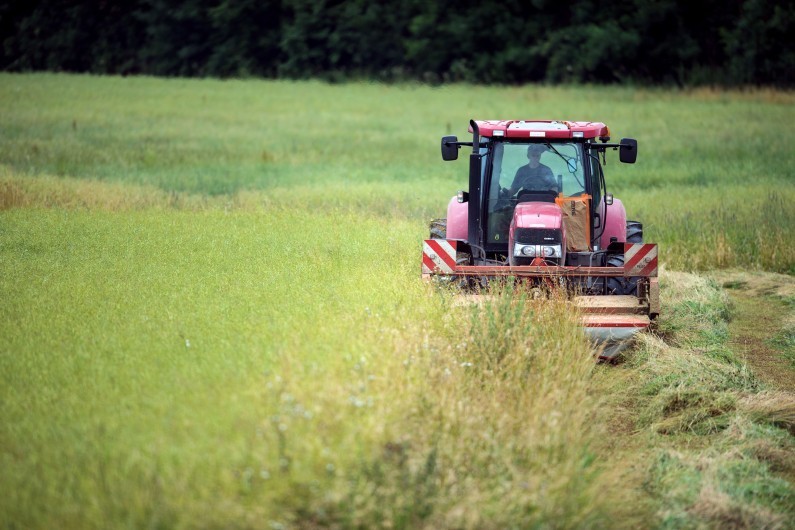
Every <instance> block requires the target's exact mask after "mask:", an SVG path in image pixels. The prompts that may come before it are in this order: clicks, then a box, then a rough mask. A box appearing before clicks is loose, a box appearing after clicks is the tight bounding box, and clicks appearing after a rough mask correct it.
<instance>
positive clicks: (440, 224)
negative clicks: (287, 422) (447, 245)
mask: <svg viewBox="0 0 795 530" xmlns="http://www.w3.org/2000/svg"><path fill="white" fill-rule="evenodd" d="M430 228H431V237H430V238H431V239H447V219H431V226H430Z"/></svg>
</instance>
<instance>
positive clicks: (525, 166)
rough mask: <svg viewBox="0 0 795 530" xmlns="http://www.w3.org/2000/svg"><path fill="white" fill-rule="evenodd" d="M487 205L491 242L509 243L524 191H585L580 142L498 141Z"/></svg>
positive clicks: (579, 192) (495, 147) (493, 159)
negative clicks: (509, 232)
mask: <svg viewBox="0 0 795 530" xmlns="http://www.w3.org/2000/svg"><path fill="white" fill-rule="evenodd" d="M492 156H493V158H492V172H491V180H490V182H489V189H488V199H487V204H486V212H487V227H488V229H487V231H488V233H487V234H486V241H487V242H489V243H507V241H508V229H509V227H510V224H511V218H512V217H513V210H514V208H515V207H516V204H517V203H518V200H519V195H520V194H521V193H522V192H524V191H530V192H541V193H543V192H552V193H554V194H555V195H557V194H559V193H562V194H563V195H564V196H565V197H572V196H575V195H580V194H582V193H585V175H584V170H583V151H582V144H581V143H552V142H549V143H513V142H511V143H508V142H496V143H495V144H494V148H493V155H492Z"/></svg>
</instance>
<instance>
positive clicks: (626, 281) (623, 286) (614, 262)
mask: <svg viewBox="0 0 795 530" xmlns="http://www.w3.org/2000/svg"><path fill="white" fill-rule="evenodd" d="M607 266H608V267H620V268H622V269H623V268H624V255H623V254H614V255H612V256H610V257H609V258H607ZM606 283H607V284H606V285H605V288H606V289H607V292H606V293H605V294H618V295H622V294H631V295H633V296H637V294H638V279H637V278H634V277H633V278H624V277H623V276H618V277H614V278H608V279H607V282H606Z"/></svg>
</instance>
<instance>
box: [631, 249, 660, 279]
mask: <svg viewBox="0 0 795 530" xmlns="http://www.w3.org/2000/svg"><path fill="white" fill-rule="evenodd" d="M624 276H657V245H656V244H654V243H626V244H625V245H624Z"/></svg>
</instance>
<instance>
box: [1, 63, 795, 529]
mask: <svg viewBox="0 0 795 530" xmlns="http://www.w3.org/2000/svg"><path fill="white" fill-rule="evenodd" d="M793 100H795V96H793V95H792V94H791V93H780V92H766V91H758V92H749V93H742V92H732V93H721V92H712V91H696V92H665V91H655V90H643V91H640V90H632V89H616V88H610V89H608V88H593V87H590V88H589V87H584V88H574V87H570V88H567V87H563V88H552V87H522V88H485V87H470V86H452V87H446V88H441V89H432V88H428V87H422V86H414V85H401V86H381V85H368V84H350V85H338V86H330V85H324V84H320V83H314V82H304V83H293V82H262V81H215V80H202V81H200V80H163V79H152V78H102V77H88V76H65V75H46V74H40V75H5V74H0V118H2V119H0V420H2V421H0V465H1V466H2V469H3V473H0V491H3V492H6V493H5V494H4V495H3V496H0V525H2V526H8V527H11V526H15V527H23V528H49V527H66V528H70V527H72V528H93V527H97V528H106V527H108V526H111V527H125V526H129V527H135V528H139V527H144V526H146V527H150V526H151V527H164V528H174V527H198V526H211V527H212V526H223V527H230V526H231V527H241V528H279V527H285V528H292V527H307V528H308V527H313V528H314V527H318V526H329V527H373V526H393V527H401V528H417V527H428V528H437V527H456V528H458V527H461V528H467V527H468V528H484V527H485V528H489V527H495V528H505V527H527V526H550V525H551V526H560V527H572V528H592V527H599V526H607V525H611V526H615V525H616V524H618V525H619V526H621V525H622V524H623V525H624V526H626V527H637V526H639V525H640V526H658V525H659V526H663V527H664V526H669V527H676V526H681V525H691V526H698V525H701V524H704V525H717V524H718V523H719V522H720V521H722V520H723V519H721V518H722V517H724V516H727V515H726V514H727V513H728V514H735V515H736V514H739V515H737V517H735V518H734V519H731V521H740V522H741V523H744V524H751V523H758V524H767V525H768V526H772V527H775V526H776V525H783V526H785V525H786V524H789V523H791V521H793V514H792V512H791V509H790V507H791V506H792V502H791V501H792V499H793V496H792V495H793V494H792V487H791V485H790V484H789V483H788V482H786V481H781V480H779V477H778V476H777V475H776V474H775V473H776V472H777V471H776V469H774V468H775V466H778V469H779V470H784V472H785V473H787V472H791V466H792V463H791V462H790V461H788V460H787V459H786V458H783V457H780V456H781V454H786V453H787V451H791V448H792V440H791V436H790V435H789V434H788V433H787V431H786V430H785V429H786V428H787V427H789V428H790V429H791V428H792V424H793V420H792V416H791V415H790V416H788V415H787V414H790V413H791V408H789V407H791V401H788V400H789V399H791V397H788V396H787V395H777V396H773V397H772V398H771V395H770V394H766V393H765V392H766V389H765V387H764V385H762V384H760V383H759V382H758V381H757V380H756V379H755V378H754V376H753V374H751V373H750V372H748V371H747V370H746V369H745V368H744V366H743V365H742V362H741V361H740V360H738V358H737V357H736V355H734V354H733V352H732V351H731V349H730V348H729V347H728V346H727V344H728V342H727V340H728V339H727V332H726V320H727V318H728V316H729V314H730V308H729V306H728V305H726V303H725V300H724V298H722V296H723V295H722V294H721V292H720V289H719V288H718V287H717V285H715V284H712V283H709V282H706V280H703V278H700V277H698V276H692V275H686V274H682V273H675V272H672V273H669V274H670V276H668V279H667V280H664V282H665V285H664V288H665V293H666V295H665V296H666V299H665V305H666V310H667V313H666V315H667V316H666V317H665V320H664V321H663V322H662V323H661V326H662V329H663V331H664V332H665V336H664V339H665V340H664V341H655V340H656V339H651V338H650V339H649V340H648V341H646V342H644V343H643V344H642V347H641V348H640V349H639V350H638V352H637V353H636V354H635V357H634V358H633V360H631V361H630V362H629V363H627V364H626V365H625V366H623V367H622V368H620V369H609V370H603V369H602V368H603V367H595V366H594V364H593V363H592V360H591V355H592V352H591V350H590V348H589V345H588V344H587V343H586V342H585V341H584V339H583V337H582V336H581V335H580V334H579V331H578V329H577V327H576V324H575V322H574V315H571V314H570V310H569V308H568V307H567V305H566V304H565V303H564V302H563V301H556V300H553V301H549V302H545V303H540V304H539V303H533V302H530V301H528V300H523V299H521V298H516V297H499V298H498V299H497V301H496V302H494V303H493V304H491V305H487V306H486V307H484V308H481V309H475V310H469V309H466V308H451V305H452V304H451V301H450V299H449V296H448V295H447V294H446V293H445V292H433V291H429V290H427V289H426V287H425V286H423V285H421V282H420V281H419V279H418V269H419V266H418V253H419V246H418V245H419V241H420V239H421V238H423V237H424V236H425V235H426V230H427V228H426V221H427V219H428V218H430V217H435V216H439V215H440V214H442V213H443V212H444V207H445V205H446V202H447V200H448V199H449V197H450V196H451V194H452V193H453V192H454V191H455V190H456V189H458V188H462V187H465V183H464V181H465V177H464V175H465V173H466V168H465V167H464V163H463V162H459V163H457V164H455V163H452V164H444V163H442V162H441V161H440V157H439V152H438V142H439V137H440V136H442V135H444V134H458V135H459V136H465V134H466V129H465V127H466V125H465V124H466V123H467V122H468V120H469V118H471V117H483V118H495V117H503V116H524V117H549V116H551V117H558V118H574V119H594V120H601V121H605V122H606V123H608V124H609V125H610V127H611V129H612V130H613V131H614V133H615V134H616V136H617V137H618V136H634V137H637V138H638V139H639V142H640V149H641V150H640V153H641V154H640V156H639V160H638V164H637V165H636V166H635V167H627V166H623V167H622V166H620V165H619V164H618V163H617V160H616V159H615V158H610V157H609V158H608V166H607V172H608V179H610V180H609V184H608V185H609V186H610V188H611V189H610V191H612V192H614V193H615V194H616V195H617V196H619V197H621V198H622V200H623V201H624V203H625V205H626V206H627V209H628V211H629V212H630V216H631V217H632V218H637V219H639V220H641V221H643V222H644V224H645V228H646V239H647V240H649V241H657V242H659V243H660V244H661V245H662V246H661V249H662V253H663V261H664V262H665V263H666V264H667V266H668V268H669V269H710V268H713V267H730V266H737V265H742V266H751V267H754V268H759V269H763V270H768V271H778V272H785V273H786V272H789V273H792V272H793V270H794V269H793V267H794V266H795V240H793V237H794V236H793V233H795V231H794V230H793V228H794V227H795V218H793V213H792V209H791V208H789V207H788V205H789V204H791V203H792V201H793V199H795V189H793V187H792V185H791V184H792V171H793V159H795V157H793V155H792V150H791V148H790V146H789V144H788V142H787V133H788V131H787V130H786V124H787V123H789V122H790V121H791V118H793V117H795V116H793V114H795V111H794V110H793V108H795V107H794V106H793V105H792V103H793ZM693 322H699V323H701V326H695V327H694V326H693ZM781 333H782V335H781V336H782V337H784V339H786V338H787V337H788V336H789V335H786V333H787V330H782V331H781ZM784 339H782V340H784ZM688 374H689V376H688ZM685 376H688V377H685ZM626 381H629V382H630V383H628V384H624V386H623V387H622V386H620V384H621V382H626ZM704 381H707V382H708V383H707V384H704ZM617 385H618V386H617ZM606 404H607V405H609V406H606ZM776 407H778V408H776ZM705 411H706V412H705ZM716 411H717V412H716ZM782 411H783V412H782ZM615 425H619V426H620V427H621V428H619V429H613V426H615ZM637 432H642V433H644V434H643V436H637V435H634V434H633V433H637ZM617 448H618V449H617ZM738 454H739V455H745V456H742V457H739V456H737V455H738ZM726 455H728V456H726ZM765 455H768V457H769V458H768V460H765ZM770 455H773V456H770ZM777 455H778V456H777ZM779 457H780V458H779ZM637 462H648V463H649V465H645V466H640V468H638V467H637V466H636V463H637ZM766 462H767V463H766ZM743 465H746V466H747V469H746V468H743V467H742V466H743ZM787 470H790V471H787ZM622 473H624V475H622ZM680 475H681V476H685V475H686V477H688V481H682V480H679V478H678V477H680ZM748 477H752V478H751V480H750V482H751V483H752V484H754V487H756V488H757V490H754V492H755V493H754V495H756V497H753V495H751V493H748V491H747V490H743V489H742V487H741V485H742V483H743V480H745V479H746V478H748ZM644 484H646V486H644ZM679 484H686V487H685V489H684V490H682V489H681V488H680V487H679ZM724 486H725V487H724ZM683 487H684V486H683ZM606 488H609V489H610V491H612V492H613V495H612V496H611V497H606V496H604V494H603V492H604V491H605V489H606ZM759 491H761V492H762V493H759ZM611 499H624V500H625V501H626V502H625V503H620V504H617V503H615V502H613V500H611ZM719 501H720V502H719ZM628 506H629V507H632V508H631V509H630V508H627V507H628ZM732 510H734V511H732ZM616 521H620V523H616Z"/></svg>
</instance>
